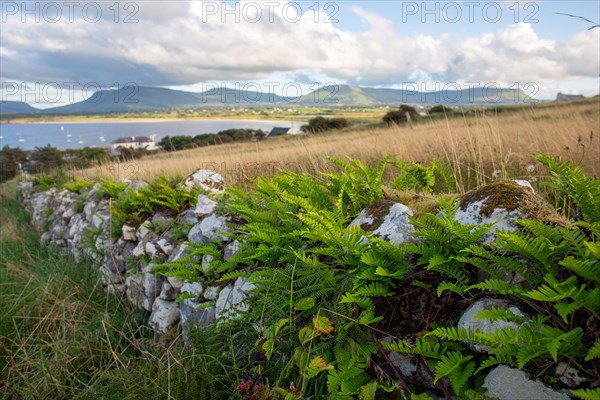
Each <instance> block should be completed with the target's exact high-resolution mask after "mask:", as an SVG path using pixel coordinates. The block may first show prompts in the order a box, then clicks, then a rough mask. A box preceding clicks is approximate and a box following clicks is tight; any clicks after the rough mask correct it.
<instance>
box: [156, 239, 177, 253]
mask: <svg viewBox="0 0 600 400" xmlns="http://www.w3.org/2000/svg"><path fill="white" fill-rule="evenodd" d="M156 244H158V247H160V249H161V250H162V251H163V253H165V254H166V255H167V256H170V255H171V254H172V253H173V243H171V242H170V241H168V240H167V239H165V238H162V239H159V240H158V242H156Z"/></svg>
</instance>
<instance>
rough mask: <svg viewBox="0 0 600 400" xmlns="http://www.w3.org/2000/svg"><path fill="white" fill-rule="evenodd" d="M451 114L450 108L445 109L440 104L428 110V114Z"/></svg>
mask: <svg viewBox="0 0 600 400" xmlns="http://www.w3.org/2000/svg"><path fill="white" fill-rule="evenodd" d="M451 112H452V109H451V108H450V107H446V106H444V105H442V104H438V105H437V106H433V107H431V108H430V109H429V114H449V113H451Z"/></svg>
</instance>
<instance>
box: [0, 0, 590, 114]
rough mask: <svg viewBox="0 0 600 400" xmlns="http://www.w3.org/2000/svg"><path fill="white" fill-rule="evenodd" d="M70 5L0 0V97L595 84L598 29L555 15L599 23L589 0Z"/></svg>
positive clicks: (538, 90)
mask: <svg viewBox="0 0 600 400" xmlns="http://www.w3.org/2000/svg"><path fill="white" fill-rule="evenodd" d="M49 4H53V5H51V6H49ZM69 4H73V3H69V2H66V1H65V2H61V1H57V2H22V1H7V0H0V5H1V18H2V19H1V21H2V22H1V23H2V25H1V31H2V32H1V33H2V35H1V36H0V38H1V39H0V64H1V65H0V67H1V68H0V81H1V83H2V87H1V88H0V95H1V99H2V100H25V101H27V102H29V103H33V104H35V105H36V106H38V107H48V106H56V105H60V104H65V103H69V102H73V101H78V100H81V99H83V98H85V97H87V96H89V95H91V94H92V93H93V91H94V90H96V89H98V88H100V87H111V86H119V85H123V84H126V83H134V84H137V85H141V86H143V85H145V86H162V87H169V88H175V89H182V90H193V91H202V90H203V89H207V88H210V87H214V85H223V86H228V87H235V86H238V87H242V88H243V87H246V88H247V89H248V90H260V91H272V92H275V93H277V94H288V95H294V94H297V91H298V90H300V91H301V92H302V93H301V94H306V93H308V92H309V91H310V90H312V89H314V88H315V87H319V86H320V85H325V84H328V83H329V84H332V83H333V84H354V85H363V86H374V87H403V86H406V85H415V84H416V85H419V87H420V88H422V89H424V90H435V89H438V88H444V87H448V85H453V87H464V85H472V86H476V85H480V86H484V85H488V84H494V85H498V86H502V87H513V88H516V87H519V88H524V87H525V86H526V85H528V86H527V87H528V88H529V89H528V94H530V95H534V96H535V97H537V98H541V99H547V98H553V97H554V96H555V95H556V92H558V91H562V92H565V93H583V94H584V95H588V96H590V95H595V94H598V92H599V91H600V88H599V75H600V71H599V70H600V28H596V29H593V30H588V28H589V27H590V26H592V25H593V24H591V23H588V22H585V21H582V20H579V19H577V18H571V17H567V16H564V15H558V14H556V13H570V14H574V15H578V16H582V17H585V18H587V19H590V20H592V21H595V22H596V23H598V22H600V2H598V1H596V0H592V1H548V0H540V1H517V0H509V1H466V2H454V1H396V0H394V1H315V0H311V1H296V2H291V1H279V0H272V1H251V0H247V1H243V2H232V1H228V2H226V3H224V2H218V1H196V2H193V1H136V2H133V1H123V2H117V3H115V2H113V1H107V2H101V1H96V2H94V1H82V2H75V4H77V5H76V6H73V5H69ZM411 87H414V86H411ZM532 88H533V89H532ZM286 90H287V91H288V93H285V91H286ZM289 90H292V91H293V93H290V92H289Z"/></svg>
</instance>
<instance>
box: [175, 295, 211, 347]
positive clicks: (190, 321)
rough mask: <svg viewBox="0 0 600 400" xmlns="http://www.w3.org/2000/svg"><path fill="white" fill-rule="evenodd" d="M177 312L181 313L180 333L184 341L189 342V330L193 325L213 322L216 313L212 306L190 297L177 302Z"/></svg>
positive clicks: (197, 325)
mask: <svg viewBox="0 0 600 400" xmlns="http://www.w3.org/2000/svg"><path fill="white" fill-rule="evenodd" d="M179 305H180V308H179V312H180V315H181V322H180V325H181V333H182V335H183V340H184V341H185V343H189V332H190V330H191V329H192V328H194V327H203V326H208V325H211V324H212V323H214V322H215V319H216V314H215V307H214V306H205V307H204V308H200V309H199V307H201V306H202V304H201V303H196V302H194V301H192V300H190V299H186V300H182V301H181V303H179Z"/></svg>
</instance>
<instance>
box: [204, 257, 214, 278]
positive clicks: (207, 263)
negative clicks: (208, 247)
mask: <svg viewBox="0 0 600 400" xmlns="http://www.w3.org/2000/svg"><path fill="white" fill-rule="evenodd" d="M214 259H215V257H213V256H211V255H210V254H205V255H203V256H202V272H204V273H205V274H208V273H209V272H210V264H211V263H212V262H213V260H214Z"/></svg>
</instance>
